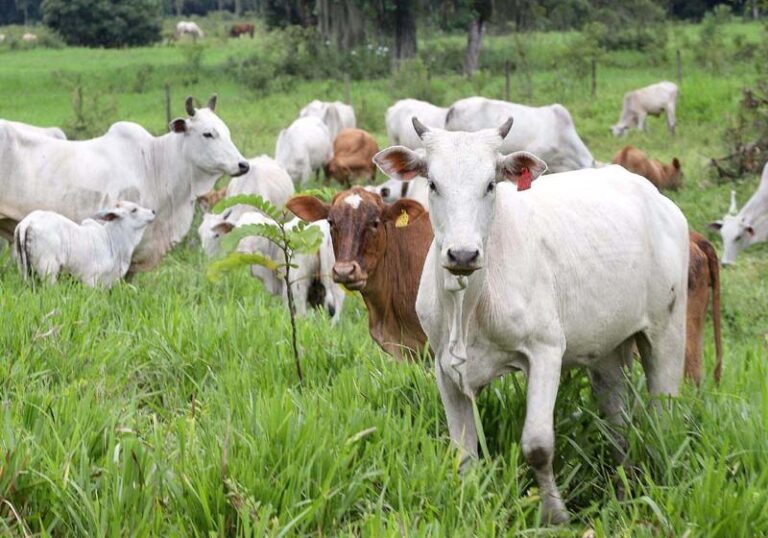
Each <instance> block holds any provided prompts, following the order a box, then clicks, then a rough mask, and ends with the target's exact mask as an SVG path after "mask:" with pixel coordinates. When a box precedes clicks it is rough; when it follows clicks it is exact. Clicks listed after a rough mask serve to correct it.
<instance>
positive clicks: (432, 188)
mask: <svg viewBox="0 0 768 538" xmlns="http://www.w3.org/2000/svg"><path fill="white" fill-rule="evenodd" d="M427 185H428V186H429V192H434V193H437V185H436V184H435V182H434V181H432V180H430V181H429V183H427Z"/></svg>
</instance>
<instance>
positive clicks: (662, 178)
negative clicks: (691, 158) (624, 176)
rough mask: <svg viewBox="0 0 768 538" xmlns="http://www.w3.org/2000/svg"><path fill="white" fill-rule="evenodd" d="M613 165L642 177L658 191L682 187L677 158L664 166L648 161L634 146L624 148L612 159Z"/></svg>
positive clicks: (655, 161) (674, 189)
mask: <svg viewBox="0 0 768 538" xmlns="http://www.w3.org/2000/svg"><path fill="white" fill-rule="evenodd" d="M613 164H618V165H621V166H623V167H624V168H626V169H627V170H629V171H630V172H632V173H635V174H637V175H639V176H643V177H644V178H645V179H647V180H648V181H650V182H651V183H653V184H654V186H655V187H656V188H657V189H659V190H660V191H665V190H672V191H676V190H677V189H679V188H680V187H682V185H683V171H682V169H681V167H680V161H679V160H678V159H677V157H675V158H673V159H672V163H671V164H664V163H662V162H661V161H658V160H656V159H653V160H651V159H649V158H648V157H646V155H645V153H643V152H642V151H640V150H639V149H637V148H636V147H634V146H624V148H622V149H621V151H619V152H618V153H617V154H616V155H614V157H613Z"/></svg>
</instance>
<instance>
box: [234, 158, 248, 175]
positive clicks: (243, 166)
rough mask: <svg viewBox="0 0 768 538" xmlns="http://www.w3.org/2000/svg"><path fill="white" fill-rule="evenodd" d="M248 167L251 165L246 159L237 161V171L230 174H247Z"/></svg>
mask: <svg viewBox="0 0 768 538" xmlns="http://www.w3.org/2000/svg"><path fill="white" fill-rule="evenodd" d="M250 169H251V165H250V164H249V163H248V161H240V162H239V163H237V172H235V173H234V174H230V175H231V176H232V177H238V176H242V175H243V174H247V173H248V170H250Z"/></svg>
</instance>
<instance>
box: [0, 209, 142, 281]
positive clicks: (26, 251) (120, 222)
mask: <svg viewBox="0 0 768 538" xmlns="http://www.w3.org/2000/svg"><path fill="white" fill-rule="evenodd" d="M154 220H155V212H154V211H153V210H151V209H146V208H144V207H141V206H139V205H138V204H134V203H133V202H118V204H117V205H116V206H115V207H113V208H111V209H108V210H105V211H101V212H99V213H97V214H96V215H94V217H93V218H90V219H86V220H84V221H83V222H82V224H76V223H75V222H73V221H71V220H69V219H68V218H67V217H64V216H62V215H59V214H58V213H54V212H52V211H33V212H32V213H30V214H29V215H27V216H26V217H25V218H24V219H23V220H22V221H21V222H20V223H19V225H18V226H17V227H16V232H15V234H14V243H13V244H14V255H15V257H16V259H17V261H18V264H19V269H20V270H21V273H22V275H23V276H24V279H25V280H26V279H27V278H29V277H31V276H32V274H33V273H36V274H37V275H38V276H40V277H41V278H45V279H46V280H48V281H49V282H50V283H54V282H56V280H57V278H58V276H59V274H60V273H62V272H64V273H68V274H71V275H72V276H74V277H75V278H77V279H78V280H80V281H81V282H83V283H84V284H86V285H88V286H92V287H93V286H103V287H106V288H109V287H110V286H112V284H114V283H115V282H116V281H118V280H120V279H121V278H123V277H124V276H125V274H126V273H127V272H128V267H129V266H130V264H131V256H132V255H133V250H134V249H135V248H136V246H137V245H138V244H139V241H141V237H142V236H143V235H144V231H145V230H146V228H147V226H149V224H151V223H152V221H154Z"/></svg>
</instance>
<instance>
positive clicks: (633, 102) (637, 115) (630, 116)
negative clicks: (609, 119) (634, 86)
mask: <svg viewBox="0 0 768 538" xmlns="http://www.w3.org/2000/svg"><path fill="white" fill-rule="evenodd" d="M676 108H677V85H676V84H675V83H673V82H667V81H664V82H659V83H657V84H651V85H650V86H646V87H644V88H640V89H639V90H634V91H631V92H627V93H626V94H624V106H623V107H622V109H621V117H620V118H619V122H618V123H617V124H616V125H614V126H612V127H611V132H613V136H621V135H624V134H626V133H627V131H629V130H630V129H632V128H634V127H636V128H637V129H639V130H640V131H644V130H645V119H646V117H648V116H660V115H661V114H663V113H666V114H667V129H669V132H670V133H672V134H674V133H675V126H676V124H677V118H676V116H675V110H676Z"/></svg>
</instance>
